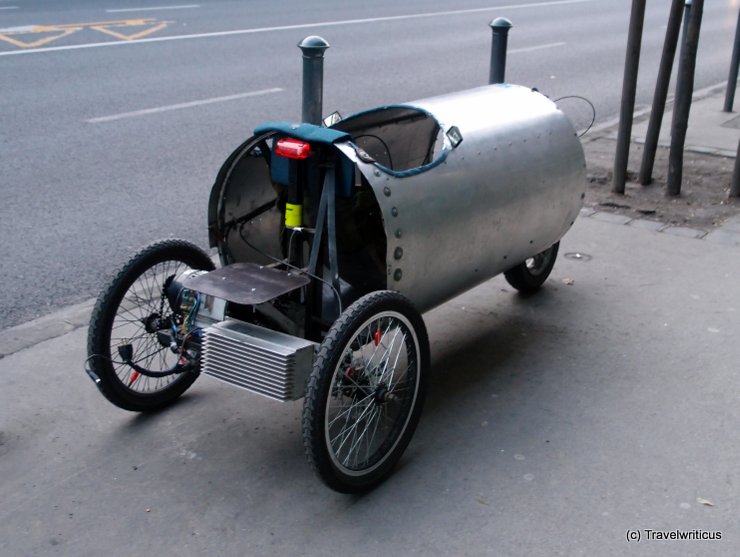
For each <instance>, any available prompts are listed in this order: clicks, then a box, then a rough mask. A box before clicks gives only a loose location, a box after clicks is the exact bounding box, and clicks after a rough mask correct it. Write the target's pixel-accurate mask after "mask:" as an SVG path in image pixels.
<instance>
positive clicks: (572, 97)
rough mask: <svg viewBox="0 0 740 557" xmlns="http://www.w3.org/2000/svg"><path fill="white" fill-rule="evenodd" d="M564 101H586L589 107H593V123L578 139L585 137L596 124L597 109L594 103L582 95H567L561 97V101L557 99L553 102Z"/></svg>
mask: <svg viewBox="0 0 740 557" xmlns="http://www.w3.org/2000/svg"><path fill="white" fill-rule="evenodd" d="M564 99H579V100H581V101H586V103H587V104H588V106H590V107H591V113H592V114H593V117H592V118H591V123H590V124H589V125H588V127H587V128H586V129H585V130H584V131H583V132H582V133H580V134H578V137H583V136H584V135H586V134H587V133H588V132H589V130H590V129H591V128H592V127H593V125H594V123H595V122H596V107H595V106H594V103H592V102H591V101H590V100H588V99H587V98H586V97H582V96H580V95H566V96H564V97H560V98H559V99H555V100H554V101H553V102H555V103H558V102H560V101H562V100H564Z"/></svg>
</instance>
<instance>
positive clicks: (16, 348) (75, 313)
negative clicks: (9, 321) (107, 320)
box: [0, 298, 95, 359]
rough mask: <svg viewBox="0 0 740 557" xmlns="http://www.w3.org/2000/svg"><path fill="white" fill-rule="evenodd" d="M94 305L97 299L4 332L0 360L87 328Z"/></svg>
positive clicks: (0, 339) (0, 347) (0, 343)
mask: <svg viewBox="0 0 740 557" xmlns="http://www.w3.org/2000/svg"><path fill="white" fill-rule="evenodd" d="M94 305H95V298H92V299H90V300H87V301H85V302H82V303H80V304H75V305H73V306H67V307H66V308H64V309H61V310H59V311H56V312H54V313H51V314H49V315H44V316H43V317H39V318H37V319H34V320H32V321H27V322H25V323H22V324H20V325H16V326H15V327H10V328H8V329H5V330H3V331H2V334H0V359H2V358H4V357H6V356H10V355H11V354H15V353H16V352H20V351H21V350H24V349H26V348H31V347H32V346H35V345H37V344H39V343H41V342H44V341H46V340H51V339H53V338H57V337H60V336H62V335H66V334H67V333H71V332H72V331H74V330H76V329H79V328H81V327H86V326H87V325H88V323H89V322H90V315H91V314H92V309H93V306H94Z"/></svg>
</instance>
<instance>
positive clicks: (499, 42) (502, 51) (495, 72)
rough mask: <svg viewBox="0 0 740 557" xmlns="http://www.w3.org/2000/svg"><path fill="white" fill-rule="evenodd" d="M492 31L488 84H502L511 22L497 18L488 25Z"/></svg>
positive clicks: (503, 18)
mask: <svg viewBox="0 0 740 557" xmlns="http://www.w3.org/2000/svg"><path fill="white" fill-rule="evenodd" d="M488 25H489V26H490V27H491V30H492V31H493V37H492V40H491V70H490V72H489V74H488V83H490V84H491V85H493V84H495V83H504V75H505V74H506V43H507V42H508V37H509V29H511V28H512V27H513V24H512V23H511V21H509V20H508V19H506V18H505V17H497V18H496V19H494V20H493V21H491V23H489V24H488Z"/></svg>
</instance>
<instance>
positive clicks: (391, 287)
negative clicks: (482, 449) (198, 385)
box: [87, 84, 585, 492]
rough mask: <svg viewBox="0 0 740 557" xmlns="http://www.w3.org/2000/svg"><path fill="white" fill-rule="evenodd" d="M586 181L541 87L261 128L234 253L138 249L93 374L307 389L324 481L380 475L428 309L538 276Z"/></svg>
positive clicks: (139, 398) (575, 148)
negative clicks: (205, 378) (497, 282)
mask: <svg viewBox="0 0 740 557" xmlns="http://www.w3.org/2000/svg"><path fill="white" fill-rule="evenodd" d="M584 191H585V162H584V155H583V150H582V148H581V144H580V142H579V140H578V138H577V136H576V134H575V131H574V129H573V126H572V125H571V123H570V121H569V120H568V119H567V118H566V116H565V115H564V114H563V113H562V112H561V111H560V110H559V109H558V107H557V106H556V104H555V103H553V102H551V101H550V100H549V99H548V98H546V97H545V96H544V95H542V94H541V93H539V92H537V91H536V90H532V89H529V88H526V87H520V86H514V85H508V84H500V85H490V86H484V87H480V88H476V89H472V90H468V91H462V92H457V93H452V94H448V95H444V96H440V97H435V98H430V99H425V100H420V101H415V102H409V103H404V104H399V105H391V106H382V107H379V108H375V109H372V110H368V111H365V112H361V113H359V114H356V115H354V116H351V117H348V118H346V119H344V120H342V121H340V122H339V123H336V124H334V125H333V126H331V127H322V126H317V125H311V124H290V123H285V122H272V123H267V124H264V125H262V126H260V127H258V128H257V129H256V130H255V132H254V135H253V136H252V137H251V138H249V139H248V140H247V141H246V142H244V143H243V144H242V145H241V146H240V147H239V148H238V149H236V151H234V153H233V154H232V155H231V156H230V157H229V158H228V159H227V160H226V162H225V163H224V165H223V167H222V168H221V170H220V172H219V173H218V177H217V179H216V182H215V185H214V186H213V190H212V192H211V195H210V201H209V204H208V232H209V237H210V244H211V246H212V247H215V248H217V250H218V259H219V263H220V264H219V265H218V268H215V266H214V263H213V261H212V259H211V258H210V257H209V255H208V254H207V253H205V252H204V251H203V250H201V249H200V248H198V247H196V246H195V245H193V244H191V243H189V242H186V241H183V240H174V239H170V240H163V241H160V242H157V243H154V244H152V245H150V246H149V247H146V248H145V249H143V250H142V251H140V252H139V253H138V254H137V255H136V256H134V257H133V258H132V259H131V260H130V261H129V262H128V263H127V264H126V265H125V266H124V267H123V268H122V269H121V270H120V272H118V274H117V275H116V276H115V277H114V278H113V279H112V280H111V281H110V283H109V284H108V286H107V287H106V288H105V289H104V291H103V292H102V294H101V295H100V297H99V299H98V301H97V305H96V306H95V309H94V312H93V315H92V320H91V324H90V329H89V338H88V355H89V357H88V360H87V371H88V374H89V375H90V377H91V378H92V379H93V380H94V381H95V383H96V384H97V386H98V388H99V389H100V391H101V392H102V393H103V395H104V396H105V397H106V398H107V399H108V400H110V401H111V402H112V403H113V404H116V405H117V406H120V407H121V408H125V409H127V410H133V411H140V412H146V411H151V410H155V409H158V408H161V407H163V406H165V405H167V404H169V403H171V402H173V401H174V400H175V399H177V397H179V396H180V395H181V394H182V393H183V392H184V391H185V390H186V389H187V388H188V387H189V386H190V385H191V384H192V383H193V382H194V381H195V379H196V378H197V377H198V375H199V374H200V373H204V374H207V375H210V376H212V377H215V378H218V379H220V380H222V381H224V382H226V383H230V384H232V385H236V386H238V387H241V388H243V389H246V390H248V391H251V392H253V393H258V394H261V395H264V396H266V397H269V398H272V399H275V400H278V401H291V400H297V399H300V398H304V406H303V441H304V444H305V449H306V454H307V456H308V460H309V461H310V463H311V465H312V466H313V468H314V469H315V471H316V472H317V473H318V475H319V477H320V478H321V479H322V480H323V481H324V482H325V483H326V484H327V485H329V486H330V487H332V488H333V489H336V490H338V491H342V492H356V491H362V490H366V489H369V488H371V487H372V486H374V485H376V484H377V483H379V482H381V481H382V480H383V479H385V478H386V477H387V476H388V475H389V474H390V472H391V471H392V469H393V467H394V465H395V464H396V463H397V461H398V460H399V458H400V457H401V454H402V453H403V451H404V449H405V448H406V446H407V445H408V443H409V441H410V439H411V436H412V435H413V432H414V430H415V428H416V425H417V422H418V420H419V416H420V413H421V408H422V403H423V400H424V393H425V390H426V385H427V376H428V373H429V369H428V368H429V339H428V337H427V332H426V329H425V326H424V322H423V320H422V317H421V314H422V313H423V312H425V311H427V310H429V309H431V308H433V307H435V306H437V305H439V304H442V303H443V302H445V301H446V300H449V299H450V298H452V297H454V296H456V295H458V294H460V293H462V292H464V291H466V290H468V289H470V288H472V287H474V286H476V285H478V284H480V283H482V282H483V281H486V280H489V279H490V278H492V277H493V276H495V275H497V274H499V273H504V275H505V277H506V279H507V280H508V281H509V283H510V284H511V285H512V286H514V287H515V288H516V289H518V290H520V291H523V292H531V291H534V290H536V289H537V288H539V287H540V286H541V285H542V284H543V282H544V281H545V280H546V279H547V277H548V275H549V273H550V270H551V269H552V266H553V263H554V262H555V257H556V255H557V251H558V244H559V240H560V239H561V237H562V236H563V235H564V234H565V232H566V231H567V230H568V229H569V228H570V226H571V225H572V224H573V221H574V220H575V218H576V216H577V215H578V212H579V209H580V207H581V204H582V199H583V195H584Z"/></svg>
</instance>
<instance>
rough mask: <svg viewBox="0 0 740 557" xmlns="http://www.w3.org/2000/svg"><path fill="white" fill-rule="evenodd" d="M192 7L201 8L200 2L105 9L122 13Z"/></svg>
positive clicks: (114, 12) (110, 12)
mask: <svg viewBox="0 0 740 557" xmlns="http://www.w3.org/2000/svg"><path fill="white" fill-rule="evenodd" d="M190 8H200V4H187V5H182V6H152V7H150V8H114V9H111V10H105V12H106V13H109V14H120V13H123V12H154V11H160V10H187V9H190Z"/></svg>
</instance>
